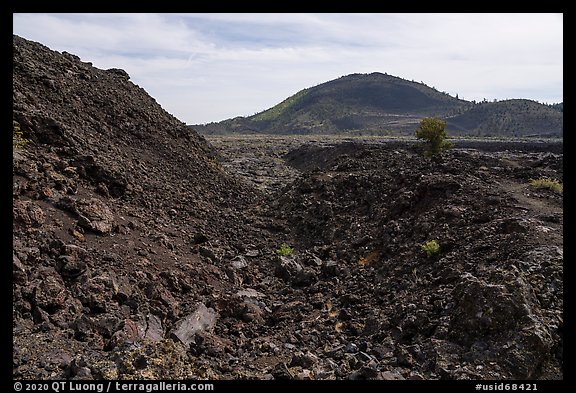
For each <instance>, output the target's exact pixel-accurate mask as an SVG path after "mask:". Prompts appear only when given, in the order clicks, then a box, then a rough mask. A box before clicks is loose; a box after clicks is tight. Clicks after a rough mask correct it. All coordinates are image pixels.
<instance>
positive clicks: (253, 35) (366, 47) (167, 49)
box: [13, 13, 563, 123]
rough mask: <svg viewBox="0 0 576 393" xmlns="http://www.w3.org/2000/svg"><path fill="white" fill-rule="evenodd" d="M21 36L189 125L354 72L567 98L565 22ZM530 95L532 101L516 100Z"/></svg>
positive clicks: (141, 21)
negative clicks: (134, 87) (137, 91)
mask: <svg viewBox="0 0 576 393" xmlns="http://www.w3.org/2000/svg"><path fill="white" fill-rule="evenodd" d="M13 18H14V33H15V34H18V35H21V36H23V37H25V38H28V39H32V40H35V41H39V42H41V43H43V44H45V45H47V46H48V47H50V48H51V49H54V50H58V51H64V50H65V51H68V52H71V53H74V54H76V55H78V56H80V57H81V58H82V59H83V60H84V61H91V62H92V63H93V64H94V66H96V67H99V68H112V67H118V68H124V69H125V70H126V71H127V72H128V73H129V74H130V75H131V78H132V80H133V81H134V82H135V83H137V84H139V85H140V86H141V87H143V88H144V89H146V90H147V91H148V92H149V93H150V94H151V95H152V96H153V97H154V98H156V100H157V101H158V102H159V103H160V104H161V105H162V106H163V107H164V108H165V109H166V110H168V111H169V112H171V113H173V114H174V115H176V116H177V117H178V118H180V119H181V120H183V121H185V122H187V123H205V122H210V121H219V120H223V119H226V118H230V117H235V116H245V115H251V114H253V113H255V112H258V111H261V110H264V109H267V108H269V107H271V106H273V105H275V104H277V103H278V102H280V101H282V100H283V99H285V98H286V97H288V96H289V95H291V94H294V93H296V92H297V91H299V90H301V89H303V88H306V87H311V86H314V85H317V84H320V83H323V82H326V81H328V80H331V79H334V78H338V77H340V76H343V75H346V74H350V73H358V72H360V73H368V72H374V71H379V72H387V73H389V74H392V75H395V76H399V77H402V78H405V79H409V80H412V79H413V80H416V81H423V82H424V83H426V84H428V85H430V86H434V87H436V88H437V89H439V90H441V91H446V92H448V93H450V94H452V95H455V94H456V93H458V94H459V96H460V97H461V98H465V99H469V100H473V99H476V100H482V99H483V98H487V99H489V100H491V99H493V98H498V99H504V98H531V99H536V100H539V101H545V102H559V101H561V100H562V94H563V93H562V75H563V59H562V56H563V16H562V14H330V13H326V14H301V13H293V14H266V13H255V14H14V17H13ZM519 93H524V94H526V95H524V96H517V95H515V94H519Z"/></svg>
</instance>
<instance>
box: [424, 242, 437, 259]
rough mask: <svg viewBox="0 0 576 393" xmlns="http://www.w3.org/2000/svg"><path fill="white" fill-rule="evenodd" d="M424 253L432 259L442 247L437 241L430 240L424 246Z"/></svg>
mask: <svg viewBox="0 0 576 393" xmlns="http://www.w3.org/2000/svg"><path fill="white" fill-rule="evenodd" d="M422 251H424V252H425V253H426V256H427V257H431V256H432V255H434V254H437V253H438V251H440V245H439V244H438V242H437V241H436V240H429V241H427V242H426V243H424V244H423V245H422Z"/></svg>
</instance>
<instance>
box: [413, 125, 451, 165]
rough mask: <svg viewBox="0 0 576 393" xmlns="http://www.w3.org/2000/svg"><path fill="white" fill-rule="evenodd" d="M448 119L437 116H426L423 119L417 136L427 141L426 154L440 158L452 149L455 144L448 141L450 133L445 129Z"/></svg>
mask: <svg viewBox="0 0 576 393" xmlns="http://www.w3.org/2000/svg"><path fill="white" fill-rule="evenodd" d="M445 128H446V121H444V120H440V119H438V118H435V117H426V118H424V119H422V121H421V122H420V125H419V126H418V129H417V130H416V138H418V139H423V140H424V141H426V144H427V149H426V151H425V154H426V156H428V157H434V158H438V157H439V156H440V154H441V153H442V152H443V151H444V150H447V149H450V148H451V147H452V146H453V144H452V142H450V141H447V140H446V138H447V137H448V134H447V132H446V130H445Z"/></svg>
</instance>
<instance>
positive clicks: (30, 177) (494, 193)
mask: <svg viewBox="0 0 576 393" xmlns="http://www.w3.org/2000/svg"><path fill="white" fill-rule="evenodd" d="M13 67H14V68H13V70H14V72H13V80H14V115H13V120H14V121H15V122H17V123H18V125H19V127H20V129H21V130H22V131H23V132H24V137H25V138H27V139H30V140H31V142H29V143H27V144H25V146H24V147H22V148H20V149H14V151H13V257H12V258H13V378H15V379H76V380H83V379H86V380H90V379H201V378H202V379H203V378H206V379H381V380H402V379H417V380H428V379H562V378H563V375H562V359H563V354H562V349H563V319H562V312H563V280H562V278H563V267H562V263H563V232H562V230H563V197H562V195H561V194H555V193H553V192H551V191H549V190H537V189H533V188H531V187H530V186H529V179H531V178H539V177H543V176H548V177H553V178H557V179H562V175H563V173H562V159H563V156H562V153H561V147H560V151H554V152H542V151H537V150H535V149H533V148H531V146H530V145H529V144H527V145H525V146H522V148H518V147H514V148H513V149H509V150H506V146H505V145H498V146H499V147H497V148H496V149H493V147H494V146H493V145H490V146H491V147H492V149H491V151H487V150H483V149H482V148H481V147H478V146H476V147H468V148H467V147H462V146H461V147H457V148H455V149H452V150H451V151H448V152H447V153H446V154H445V156H444V158H443V159H442V160H440V161H438V162H435V161H431V160H429V159H427V158H425V157H423V155H422V154H421V152H420V151H419V150H418V148H417V147H416V146H413V145H412V144H411V143H392V142H388V143H382V144H375V143H329V144H314V143H307V144H302V145H301V146H295V148H294V149H291V151H290V152H289V153H288V154H287V155H285V156H284V160H285V161H283V162H285V164H286V165H288V166H289V168H290V169H289V171H290V176H288V177H286V178H294V180H293V181H289V182H285V183H278V182H275V183H273V184H272V186H270V187H264V188H262V189H260V188H256V187H254V186H253V185H251V182H248V181H247V179H246V176H258V173H259V172H258V171H245V172H243V174H236V173H234V171H233V170H231V169H230V168H229V167H226V165H225V164H226V160H227V158H226V157H227V156H226V154H227V152H231V151H233V149H234V146H232V145H233V144H230V145H228V146H226V145H225V143H224V145H221V146H220V147H219V148H218V149H216V148H214V147H212V146H211V145H210V144H209V143H207V141H206V140H205V139H204V138H202V137H200V136H198V135H197V134H196V133H195V132H194V131H192V130H190V129H189V128H188V127H186V126H185V125H184V124H183V123H181V122H179V121H178V120H176V119H175V118H174V117H172V116H171V115H169V114H168V113H166V112H165V111H164V110H162V108H160V106H159V105H158V104H157V103H156V102H155V101H154V100H153V99H152V98H151V97H150V96H148V95H147V94H146V92H145V91H144V90H143V89H141V88H140V87H138V86H136V85H134V84H133V83H132V82H130V80H129V76H128V75H127V74H126V73H125V72H123V71H121V70H114V69H113V70H107V71H105V70H99V69H97V68H94V67H92V66H91V65H90V64H89V63H84V62H82V61H81V60H80V59H79V58H77V57H76V56H74V55H70V54H67V53H58V52H54V51H51V50H49V49H48V48H46V47H44V46H42V45H40V44H36V43H33V42H30V41H27V40H24V39H22V38H20V37H17V36H14V66H13ZM254 146H255V147H254V148H257V146H258V145H257V143H256V144H255V145H254ZM263 154H266V153H263ZM253 164H254V165H258V162H253ZM225 167H226V168H227V169H225ZM295 171H296V172H295ZM259 181H262V179H260V180H259ZM431 239H434V240H437V241H438V243H439V245H440V251H439V252H438V253H437V254H435V255H432V256H430V257H428V256H427V255H426V254H425V253H424V252H423V251H422V249H421V245H422V244H423V243H424V242H426V241H428V240H431ZM282 243H288V244H290V245H291V246H292V247H294V250H295V251H294V252H293V253H292V254H291V255H284V256H280V255H278V254H277V249H278V248H279V247H280V245H281V244H282Z"/></svg>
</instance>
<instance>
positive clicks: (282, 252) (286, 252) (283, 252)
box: [276, 243, 294, 257]
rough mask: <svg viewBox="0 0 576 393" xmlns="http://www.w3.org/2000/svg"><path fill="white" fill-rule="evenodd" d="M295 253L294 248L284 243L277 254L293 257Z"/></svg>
mask: <svg viewBox="0 0 576 393" xmlns="http://www.w3.org/2000/svg"><path fill="white" fill-rule="evenodd" d="M293 252H294V248H293V247H290V246H289V245H288V244H286V243H282V244H281V245H280V248H279V249H277V250H276V254H278V255H280V256H282V257H287V256H289V255H292V253H293Z"/></svg>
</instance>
